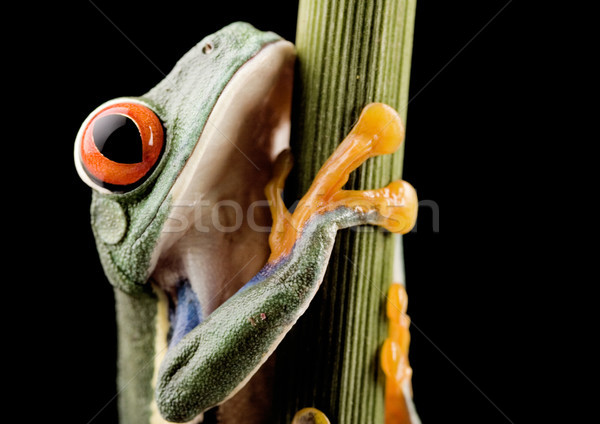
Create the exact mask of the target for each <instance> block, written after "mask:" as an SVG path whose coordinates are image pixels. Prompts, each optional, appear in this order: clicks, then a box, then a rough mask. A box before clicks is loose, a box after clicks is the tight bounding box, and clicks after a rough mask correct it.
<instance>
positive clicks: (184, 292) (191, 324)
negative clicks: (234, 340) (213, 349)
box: [168, 260, 283, 348]
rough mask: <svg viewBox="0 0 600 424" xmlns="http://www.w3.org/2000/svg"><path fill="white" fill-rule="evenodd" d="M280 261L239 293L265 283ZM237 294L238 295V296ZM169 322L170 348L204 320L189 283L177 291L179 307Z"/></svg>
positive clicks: (185, 283) (269, 266) (265, 267)
mask: <svg viewBox="0 0 600 424" xmlns="http://www.w3.org/2000/svg"><path fill="white" fill-rule="evenodd" d="M282 262H283V261H282V260H280V261H278V262H276V263H275V264H269V265H265V266H264V267H263V268H262V269H261V270H260V271H259V272H258V274H256V275H255V276H254V277H252V279H251V280H250V281H248V282H247V283H246V284H244V285H243V286H242V288H240V289H239V290H238V292H237V293H240V292H243V291H244V290H246V289H249V288H250V287H252V286H254V285H256V284H258V283H260V282H262V281H264V280H265V279H266V278H267V277H269V276H270V275H271V274H272V273H273V272H274V271H275V270H276V269H277V268H278V267H279V266H280V265H281V263H282ZM237 293H236V294H237ZM169 320H170V322H171V329H170V332H169V333H170V339H169V342H168V343H169V348H170V347H171V346H175V345H176V344H177V343H179V341H180V340H181V339H183V338H184V337H185V335H186V334H187V333H189V332H190V331H192V330H193V329H194V328H196V326H197V325H198V324H200V323H201V322H202V321H203V320H204V318H203V316H202V308H201V306H200V301H199V300H198V297H197V296H196V293H194V291H193V290H192V286H191V285H190V283H189V281H187V280H186V281H184V282H183V283H182V284H181V286H179V288H178V289H177V306H175V307H174V308H173V306H171V310H170V312H169Z"/></svg>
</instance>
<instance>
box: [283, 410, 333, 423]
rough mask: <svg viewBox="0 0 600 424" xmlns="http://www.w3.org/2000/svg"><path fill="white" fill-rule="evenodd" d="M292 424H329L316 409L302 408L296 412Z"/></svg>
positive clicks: (323, 415)
mask: <svg viewBox="0 0 600 424" xmlns="http://www.w3.org/2000/svg"><path fill="white" fill-rule="evenodd" d="M292 424H331V422H330V421H329V419H327V416H325V414H324V413H322V412H321V411H319V410H318V409H316V408H303V409H301V410H299V411H298V412H296V415H294V419H293V420H292Z"/></svg>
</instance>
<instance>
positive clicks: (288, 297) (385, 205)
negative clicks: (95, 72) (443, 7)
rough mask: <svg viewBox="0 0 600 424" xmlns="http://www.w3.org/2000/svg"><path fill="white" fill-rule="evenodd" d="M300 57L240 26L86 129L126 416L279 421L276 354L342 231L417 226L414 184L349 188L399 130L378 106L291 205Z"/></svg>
mask: <svg viewBox="0 0 600 424" xmlns="http://www.w3.org/2000/svg"><path fill="white" fill-rule="evenodd" d="M294 60H295V53H294V46H293V45H292V44H291V43H290V42H288V41H285V40H282V39H281V38H280V37H279V36H278V35H276V34H274V33H271V32H262V31H259V30H257V29H255V28H253V27H252V26H250V25H249V24H245V23H234V24H231V25H229V26H227V27H225V28H223V29H222V30H220V31H218V32H216V33H214V34H212V35H210V36H208V37H206V38H205V39H204V40H202V41H201V42H200V43H199V44H198V45H196V46H195V47H194V48H192V49H191V50H190V51H189V52H188V53H187V54H186V55H185V56H183V58H182V59H181V60H180V61H179V62H178V63H177V64H176V65H175V67H174V69H173V70H172V72H171V73H170V74H169V75H167V76H166V77H165V78H164V80H163V81H161V82H160V83H159V84H158V85H157V86H156V87H155V88H153V89H151V90H150V91H149V92H148V93H146V94H144V95H143V96H140V97H123V98H118V99H115V100H111V101H108V102H106V103H105V104H103V105H101V106H100V107H98V108H97V109H96V110H95V111H93V112H92V113H91V114H90V115H89V117H88V118H87V119H86V120H85V121H84V122H83V124H82V126H81V129H80V131H79V133H78V135H77V137H76V142H75V149H74V155H75V164H76V167H77V170H78V173H79V175H80V177H81V179H82V180H83V181H84V182H85V183H86V184H88V185H89V186H90V187H91V188H92V189H93V190H92V204H91V224H92V230H93V234H94V236H95V240H96V245H97V250H98V253H99V256H100V260H101V262H102V265H103V268H104V271H105V274H106V276H107V278H108V280H109V281H110V283H111V284H112V285H113V286H114V289H115V299H116V309H117V322H118V345H119V356H118V370H119V376H118V383H119V387H120V388H121V389H122V390H121V393H120V396H119V410H120V420H121V423H122V424H142V423H144V424H150V423H165V422H192V423H202V422H204V423H215V422H218V423H225V424H228V423H244V424H247V423H250V424H252V423H268V422H271V421H270V418H269V410H270V403H269V402H270V398H271V397H270V387H271V386H270V382H271V378H272V372H273V369H272V366H271V365H272V353H273V352H274V350H275V348H276V347H277V346H278V344H279V342H280V341H281V340H282V339H283V338H284V337H285V335H286V333H287V332H288V331H289V330H290V328H291V327H292V326H293V325H294V324H295V322H296V321H297V320H298V318H299V317H300V316H301V315H302V314H303V313H304V312H305V310H306V309H307V307H308V305H309V303H310V302H311V300H312V298H313V296H314V295H315V293H316V291H317V290H318V288H319V285H320V283H321V280H322V278H323V275H324V272H325V269H326V266H327V262H328V258H329V256H330V253H331V250H332V247H333V244H334V241H335V235H336V232H337V231H338V230H339V229H341V228H346V227H350V226H354V225H361V224H373V225H380V226H383V227H385V228H387V229H388V230H390V231H392V232H397V233H406V232H408V231H409V230H410V229H411V228H412V226H413V225H414V222H415V219H416V210H417V200H416V194H415V191H414V189H413V188H412V187H411V186H410V185H409V184H408V183H406V182H403V181H395V182H392V183H391V184H390V185H388V186H387V187H385V188H382V189H377V190H369V191H346V190H343V188H342V187H343V186H344V184H345V183H346V182H347V180H348V176H349V174H350V173H351V172H352V171H353V170H354V169H356V168H357V167H358V166H360V165H361V163H363V162H364V161H365V160H367V159H368V158H369V157H373V156H376V155H382V154H388V153H392V152H394V151H395V150H396V149H397V148H398V147H399V145H400V143H401V142H402V141H403V138H404V129H403V126H402V123H401V121H400V118H399V116H398V114H397V113H396V112H395V111H394V110H393V109H392V108H390V107H389V106H386V105H383V104H369V105H366V107H365V109H364V110H363V112H362V114H361V116H360V119H359V120H358V122H357V123H356V125H355V127H354V128H353V130H352V131H351V132H350V134H349V135H348V136H347V137H346V139H345V140H344V141H343V142H342V143H341V144H340V145H339V147H338V149H337V150H336V151H335V152H334V154H333V155H332V156H331V157H330V158H329V160H328V161H327V162H326V163H325V164H323V166H322V168H321V170H320V171H319V173H318V175H317V176H316V178H315V180H314V183H313V185H312V186H311V188H310V190H309V191H308V192H307V193H306V194H305V195H304V197H302V199H301V200H300V201H299V203H298V204H297V205H296V208H295V210H294V212H293V213H291V212H289V211H288V210H287V209H286V206H285V204H284V202H283V200H282V197H281V193H282V190H283V186H284V182H285V179H286V176H287V175H288V172H289V171H290V169H291V167H292V158H291V154H290V153H289V150H288V149H287V144H288V137H289V131H290V125H289V121H290V105H291V95H292V82H293V65H294Z"/></svg>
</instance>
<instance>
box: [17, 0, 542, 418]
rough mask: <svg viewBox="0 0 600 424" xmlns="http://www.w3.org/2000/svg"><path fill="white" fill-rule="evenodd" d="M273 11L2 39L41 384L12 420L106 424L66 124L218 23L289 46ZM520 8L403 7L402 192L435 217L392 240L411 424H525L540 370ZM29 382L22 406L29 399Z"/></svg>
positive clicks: (143, 13)
mask: <svg viewBox="0 0 600 424" xmlns="http://www.w3.org/2000/svg"><path fill="white" fill-rule="evenodd" d="M282 3H283V2H278V1H266V0H265V1H258V0H257V1H254V2H237V3H236V2H232V1H227V2H225V1H223V2H217V3H216V4H213V5H211V6H207V5H204V4H202V3H198V4H195V5H189V4H187V3H186V2H178V1H169V2H164V3H163V4H162V5H160V6H153V5H150V4H148V3H146V2H128V3H127V6H124V5H123V4H117V3H116V2H112V3H109V2H101V1H95V2H94V3H92V2H77V3H76V4H74V5H71V6H69V7H65V6H56V5H53V6H51V7H50V6H47V7H46V8H45V9H39V8H37V9H36V12H35V14H32V15H30V17H29V18H28V26H27V28H29V30H28V32H29V34H28V35H33V36H34V38H33V39H34V40H35V41H33V42H32V41H24V40H23V39H22V35H23V34H15V38H19V40H18V41H19V43H23V45H24V47H23V48H22V49H20V50H19V53H18V54H19V58H18V59H17V60H15V63H18V66H16V67H15V68H14V69H11V70H10V71H11V72H14V73H15V74H17V76H18V77H20V78H21V80H22V81H24V83H23V84H21V85H20V87H23V88H22V91H23V95H22V96H20V97H21V99H20V100H21V101H23V100H26V101H24V102H22V103H19V107H18V110H19V113H18V115H20V117H21V118H24V119H23V120H22V122H21V123H19V128H20V129H21V134H25V136H22V137H19V138H18V139H17V140H18V142H15V143H13V144H12V148H13V149H16V153H15V155H18V156H13V157H16V158H23V157H24V158H28V159H27V161H26V163H25V165H24V166H23V168H24V169H27V170H30V171H31V170H35V171H31V172H26V173H25V175H23V176H22V178H20V180H19V181H20V182H21V183H23V184H25V183H26V184H28V185H29V186H30V187H31V186H35V187H37V189H36V190H34V191H31V190H17V191H19V193H20V194H21V197H19V205H22V206H19V207H18V208H13V211H14V214H13V220H12V221H10V222H11V223H14V225H12V224H11V225H12V226H14V227H15V229H18V228H26V231H25V234H26V236H25V237H23V236H22V235H21V236H20V237H19V240H18V241H15V242H14V249H13V250H14V251H16V252H17V253H18V254H17V256H19V257H25V258H31V257H34V258H35V259H34V260H29V261H28V262H27V265H22V266H21V269H24V270H25V271H26V272H25V273H24V274H27V275H28V276H27V278H31V276H33V281H34V282H35V283H34V285H33V286H29V285H28V286H22V287H19V288H18V290H17V291H18V296H19V299H27V302H28V305H30V306H28V307H27V308H23V306H22V301H19V302H14V303H15V304H16V305H17V306H18V307H19V312H17V313H18V314H19V316H21V317H22V316H23V315H27V316H28V317H34V319H35V324H32V325H34V326H35V328H36V331H35V336H34V335H31V334H32V333H31V329H32V327H31V326H30V325H26V329H25V331H19V334H20V336H21V337H22V336H23V334H25V338H26V339H34V340H33V343H32V344H33V345H35V346H36V347H35V348H32V349H27V350H26V353H25V352H21V353H19V354H18V355H33V360H32V361H28V360H27V362H26V363H34V364H40V363H41V364H42V367H41V368H42V370H43V374H41V377H40V372H41V371H40V372H38V371H35V372H34V373H33V374H34V375H35V377H33V379H34V381H36V382H39V384H38V383H36V384H35V388H34V390H35V391H36V393H38V394H39V393H43V396H39V399H40V400H39V402H38V403H36V406H35V407H32V408H31V409H30V410H25V411H23V413H24V414H25V416H29V417H31V416H35V417H44V416H45V415H46V414H52V415H56V416H60V417H62V418H63V419H61V422H69V423H71V422H72V423H81V424H86V423H90V422H91V423H94V424H100V423H115V422H116V400H115V396H116V393H117V388H116V387H115V383H114V380H115V372H116V369H115V355H116V344H115V323H114V306H113V297H112V288H111V287H110V285H109V284H108V283H107V282H106V280H105V279H104V276H103V272H102V269H101V267H100V263H99V261H98V257H97V254H96V249H95V246H94V243H93V239H92V234H91V230H90V226H89V199H90V192H89V188H88V187H87V186H86V185H84V184H83V183H82V182H81V181H80V180H79V178H78V176H77V173H76V172H75V168H74V166H73V160H72V157H73V154H72V149H73V141H74V138H75V135H76V132H77V130H78V128H79V125H80V123H81V122H82V121H83V120H84V119H85V118H86V116H87V115H88V113H89V112H90V111H91V110H93V109H94V108H95V107H96V106H98V105H99V104H101V103H102V102H104V101H106V100H109V99H111V98H114V97H119V96H127V95H133V96H135V95H140V94H143V93H144V92H146V91H147V90H148V89H149V88H151V87H153V86H154V85H155V84H156V83H158V82H159V81H160V80H161V79H162V77H163V73H166V72H168V71H169V70H170V69H171V67H172V66H173V64H174V63H175V62H176V61H177V60H178V59H179V58H180V57H181V56H182V55H183V54H184V53H185V52H186V51H187V50H189V49H190V48H191V47H192V46H193V45H195V44H196V43H197V42H198V41H199V40H200V39H201V38H203V37H204V36H205V35H207V34H210V33H212V32H214V31H216V30H218V29H220V28H221V27H222V26H224V25H226V24H228V23H230V22H233V21H236V20H244V21H248V22H250V23H252V24H254V25H255V26H256V27H258V28H260V29H264V30H272V31H275V32H277V33H279V34H280V35H282V36H283V37H285V38H287V39H289V40H292V41H293V40H294V34H295V24H296V10H297V4H296V3H295V2H285V6H283V5H282ZM516 3H517V2H513V3H511V4H509V5H508V6H507V7H506V8H505V9H503V7H504V6H505V5H506V4H507V2H506V1H495V0H494V1H485V2H480V1H479V2H478V1H473V2H429V1H420V2H419V3H418V6H417V16H416V27H415V28H416V29H415V38H414V51H413V64H412V73H411V83H410V92H411V96H410V98H411V99H410V103H409V108H408V119H407V139H406V153H405V168H404V175H403V177H404V179H406V180H407V181H409V182H411V183H412V184H413V185H414V186H415V187H416V189H417V192H418V194H419V198H420V199H421V200H430V201H434V202H436V203H437V204H438V206H439V209H440V211H441V214H442V215H443V216H444V218H443V221H444V226H443V227H442V229H441V230H440V231H439V232H434V231H433V229H432V225H431V222H432V216H431V212H430V210H428V209H424V210H422V213H421V215H420V217H419V225H418V231H417V232H413V233H411V234H409V235H407V236H406V237H405V259H406V274H407V287H408V293H409V297H410V303H409V310H408V312H409V315H410V316H411V317H412V319H413V324H414V327H413V330H412V337H413V339H412V344H411V364H412V366H413V369H414V377H413V386H414V392H415V402H416V405H417V409H418V411H419V412H420V415H421V418H422V420H423V422H424V423H425V424H432V423H446V422H459V421H460V422H469V423H471V422H472V423H507V422H531V421H530V420H529V419H526V418H525V414H526V412H525V411H524V410H523V409H522V406H523V404H524V403H528V405H529V406H530V408H529V411H528V412H529V413H531V412H532V411H535V409H536V407H535V404H534V401H533V400H531V399H529V394H530V392H531V391H532V390H533V384H534V380H535V377H536V374H535V373H534V371H533V370H534V369H535V368H536V357H535V355H534V354H533V352H531V351H530V350H529V348H526V347H525V346H528V345H530V344H531V343H532V342H533V343H535V341H536V338H537V337H539V336H537V335H536V332H535V328H536V322H532V321H530V320H529V316H527V317H526V316H525V315H526V314H525V310H526V309H527V307H528V305H531V303H532V302H535V299H534V298H533V296H532V295H531V294H530V291H529V290H526V288H525V287H524V285H525V284H526V282H527V281H528V279H529V278H530V277H532V275H534V274H535V271H534V270H532V269H531V268H530V267H526V266H525V264H526V262H527V261H528V260H529V258H528V248H529V245H528V243H529V242H528V241H527V239H526V238H525V239H522V240H523V241H516V237H517V235H518V232H515V231H514V230H520V231H521V234H522V231H523V225H524V224H523V222H522V221H519V220H516V221H515V219H514V217H515V214H516V212H515V208H516V207H517V206H515V202H517V201H518V196H516V193H515V190H516V189H515V178H516V177H515V175H516V172H517V169H519V168H520V167H521V166H522V165H523V164H522V162H521V159H520V157H519V154H518V152H519V149H521V147H519V146H522V144H521V145H517V146H515V144H514V143H515V142H519V140H522V139H523V134H522V133H519V130H518V125H517V123H518V121H519V120H520V116H521V115H519V113H522V111H523V103H522V100H521V97H520V96H521V95H522V94H523V89H522V87H521V85H519V84H522V82H523V79H526V78H527V77H526V75H527V72H528V70H527V68H526V67H525V66H524V65H523V63H524V62H523V58H524V56H526V55H527V52H525V51H524V49H523V48H519V47H523V46H521V45H520V43H521V42H522V41H519V40H522V39H519V36H518V34H519V33H520V32H521V31H522V29H523V26H522V25H523V23H522V21H521V19H520V18H519V16H520V12H519V10H518V9H517V4H516ZM517 86H518V87H519V88H518V89H517V88H516V87H517ZM517 110H519V112H517ZM511 143H513V144H511ZM511 145H512V153H509V146H511ZM25 177H27V178H25ZM19 187H20V186H19V185H16V188H19ZM13 188H14V187H13ZM23 193H25V195H24V196H23ZM20 234H23V232H20ZM507 242H508V245H509V246H510V248H507V247H506V246H507ZM27 287H31V289H29V288H27ZM13 316H14V315H13ZM18 321H19V323H20V322H22V321H23V320H21V319H19V320H18ZM38 340H42V341H43V342H42V343H39V342H38ZM29 341H32V340H29ZM24 350H25V349H24ZM24 357H25V356H20V359H23V358H24ZM24 372H25V373H28V370H27V369H25V371H24ZM31 379H32V378H30V377H23V378H22V379H21V382H23V383H25V387H24V388H22V389H21V388H19V389H18V390H22V391H23V392H26V391H28V390H32V389H31V385H30V382H31ZM21 382H20V383H21ZM17 386H18V387H21V385H20V384H19V383H17ZM341 424H344V423H341ZM349 424H353V423H349ZM373 424H376V423H373Z"/></svg>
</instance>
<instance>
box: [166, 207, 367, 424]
mask: <svg viewBox="0 0 600 424" xmlns="http://www.w3.org/2000/svg"><path fill="white" fill-rule="evenodd" d="M368 222H369V216H368V215H366V214H360V213H358V212H356V211H354V210H351V209H348V208H345V207H340V208H338V209H336V210H334V211H331V212H327V213H324V214H321V215H315V216H314V217H313V218H311V220H310V221H309V222H308V223H307V224H306V226H305V228H304V230H303V232H302V236H301V237H300V238H299V239H298V241H297V242H296V244H295V246H294V248H293V250H292V252H291V253H290V254H289V255H288V256H285V257H283V258H282V259H281V260H280V261H278V262H277V263H275V264H273V265H270V264H267V266H265V268H263V269H262V270H261V271H260V272H259V273H258V274H257V275H256V277H255V278H254V279H253V280H252V281H250V282H249V283H248V285H247V287H245V288H244V289H242V290H240V291H239V292H238V293H236V294H235V295H234V296H232V297H231V298H230V299H229V300H227V301H226V302H225V303H223V304H222V305H221V306H220V307H219V308H218V309H217V310H216V311H214V312H213V313H212V314H211V315H210V316H209V317H208V318H207V319H206V320H205V321H204V322H203V323H201V324H200V325H199V326H198V327H196V328H195V329H194V330H192V331H191V332H190V333H188V335H187V336H186V337H185V338H183V339H182V340H181V341H180V342H179V343H178V344H177V345H176V346H174V348H172V349H170V350H169V352H168V353H167V355H166V357H165V358H164V361H163V365H162V366H161V369H160V373H159V379H158V384H157V388H156V400H157V403H158V408H159V410H160V412H161V414H162V415H163V417H164V418H165V419H166V420H167V421H173V422H184V421H188V420H191V419H192V418H193V417H195V416H196V415H198V414H199V413H201V412H202V411H204V410H206V409H208V408H210V407H213V406H215V405H217V404H219V403H221V402H222V401H224V400H225V399H226V398H227V397H228V396H229V395H230V393H232V392H233V391H234V390H235V389H236V388H237V387H239V385H240V384H241V383H243V382H244V381H245V379H246V378H247V377H248V376H249V375H251V374H252V372H253V371H254V370H256V369H257V368H258V367H259V365H260V364H261V361H262V360H264V359H266V357H267V356H268V355H269V353H270V352H271V351H272V349H273V348H274V347H275V346H276V345H277V344H278V342H279V341H280V340H281V337H282V336H283V335H284V334H285V333H287V331H288V330H289V328H290V327H291V326H292V325H294V323H295V322H296V321H297V320H298V318H299V317H300V316H301V315H302V314H303V313H304V311H305V310H306V308H307V307H308V305H309V303H310V301H311V300H312V299H313V297H314V295H315V293H316V292H317V289H318V288H319V285H320V284H321V281H322V279H323V275H324V273H325V269H326V267H327V263H328V260H329V256H330V255H331V251H332V249H333V245H334V242H335V235H336V232H337V231H338V229H341V228H346V227H349V226H354V225H359V224H365V223H368Z"/></svg>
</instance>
